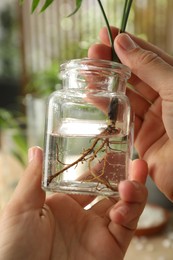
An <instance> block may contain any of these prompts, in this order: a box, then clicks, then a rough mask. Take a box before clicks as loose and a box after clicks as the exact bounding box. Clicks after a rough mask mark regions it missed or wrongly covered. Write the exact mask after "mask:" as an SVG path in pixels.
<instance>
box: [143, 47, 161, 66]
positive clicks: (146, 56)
mask: <svg viewBox="0 0 173 260" xmlns="http://www.w3.org/2000/svg"><path fill="white" fill-rule="evenodd" d="M138 62H139V63H141V64H143V65H149V64H150V65H151V64H152V63H155V62H158V55H157V54H156V53H153V52H151V51H146V50H142V51H141V53H140V55H139V59H138Z"/></svg>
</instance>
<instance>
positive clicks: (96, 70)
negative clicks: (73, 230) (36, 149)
mask: <svg viewBox="0 0 173 260" xmlns="http://www.w3.org/2000/svg"><path fill="white" fill-rule="evenodd" d="M61 73H62V82H63V87H62V89H61V90H59V91H56V92H54V93H53V94H52V95H51V96H50V98H49V102H48V109H47V119H46V129H45V149H44V171H43V188H44V189H45V190H48V191H54V192H64V193H77V194H90V195H96V196H97V195H104V196H115V197H118V184H119V182H120V181H122V180H124V179H127V178H128V172H129V162H130V158H131V156H132V151H133V121H132V120H131V119H132V116H131V109H130V105H129V101H128V98H127V96H126V95H125V90H126V82H127V79H128V78H129V77H130V70H129V69H128V68H127V67H126V66H124V65H122V64H119V63H115V62H110V61H103V60H91V59H78V60H71V61H68V62H66V63H64V64H62V65H61Z"/></svg>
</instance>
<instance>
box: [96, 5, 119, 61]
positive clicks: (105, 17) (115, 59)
mask: <svg viewBox="0 0 173 260" xmlns="http://www.w3.org/2000/svg"><path fill="white" fill-rule="evenodd" d="M97 1H98V3H99V6H100V9H101V11H102V14H103V17H104V20H105V23H106V27H107V30H108V36H109V41H110V44H111V49H112V60H113V61H116V62H120V60H119V58H118V56H117V54H116V52H115V50H114V40H113V37H112V32H111V28H110V25H109V22H108V19H107V16H106V13H105V11H104V9H103V6H102V3H101V1H100V0H97Z"/></svg>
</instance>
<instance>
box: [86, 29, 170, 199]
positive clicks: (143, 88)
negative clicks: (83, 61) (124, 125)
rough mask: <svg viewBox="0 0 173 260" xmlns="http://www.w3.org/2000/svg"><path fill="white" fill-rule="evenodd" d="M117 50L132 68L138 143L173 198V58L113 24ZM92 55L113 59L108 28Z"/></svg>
mask: <svg viewBox="0 0 173 260" xmlns="http://www.w3.org/2000/svg"><path fill="white" fill-rule="evenodd" d="M112 33H113V37H114V38H115V40H114V48H115V51H116V53H117V55H118V57H119V58H120V60H121V62H122V63H123V64H125V65H127V66H128V67H129V68H130V69H131V71H132V77H131V79H130V80H129V83H130V84H131V85H132V86H133V89H132V88H131V89H130V88H128V89H127V95H128V97H129V99H130V103H131V106H132V109H133V111H134V112H135V146H136V149H137V151H138V153H139V157H140V158H142V159H144V160H146V162H147V163H148V167H149V174H150V176H151V177H152V179H153V180H154V182H155V183H156V185H157V186H158V188H159V189H160V190H161V191H162V192H163V193H164V194H165V195H166V196H167V197H168V198H169V199H170V200H171V201H173V184H172V179H173V163H172V151H173V58H172V57H171V56H169V55H168V54H166V53H165V52H163V51H162V50H160V49H159V48H157V47H155V46H153V45H152V44H150V43H147V42H145V41H143V40H141V39H138V38H137V37H135V36H133V35H129V34H119V35H118V29H116V28H113V27H112ZM100 39H101V44H95V45H93V46H91V47H90V49H89V52H88V56H89V57H90V58H97V59H107V60H111V59H112V57H111V50H110V46H109V39H108V35H107V30H106V28H103V29H102V30H101V32H100Z"/></svg>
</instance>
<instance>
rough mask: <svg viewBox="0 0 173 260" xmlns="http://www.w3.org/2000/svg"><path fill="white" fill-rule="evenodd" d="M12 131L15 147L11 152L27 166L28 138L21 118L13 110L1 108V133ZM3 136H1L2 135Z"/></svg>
mask: <svg viewBox="0 0 173 260" xmlns="http://www.w3.org/2000/svg"><path fill="white" fill-rule="evenodd" d="M5 131H7V134H8V132H9V131H11V132H12V135H11V136H12V142H13V143H14V148H13V149H12V151H11V153H12V154H13V155H14V156H15V157H16V158H17V159H18V160H19V161H20V162H21V163H22V164H23V165H24V166H25V165H26V162H27V149H28V146H27V139H26V134H24V131H23V129H22V128H21V127H20V120H18V118H16V116H15V115H13V114H12V112H9V111H8V110H6V109H3V108H1V109H0V133H1V132H5ZM0 137H1V136H0Z"/></svg>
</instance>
